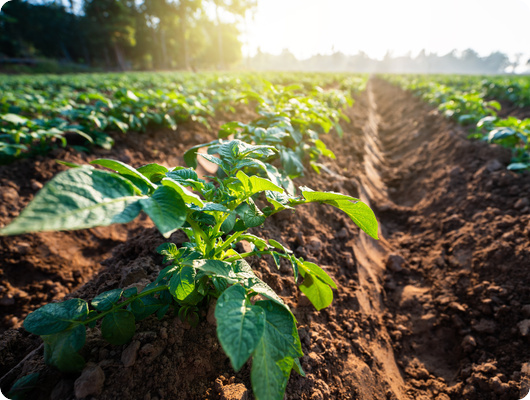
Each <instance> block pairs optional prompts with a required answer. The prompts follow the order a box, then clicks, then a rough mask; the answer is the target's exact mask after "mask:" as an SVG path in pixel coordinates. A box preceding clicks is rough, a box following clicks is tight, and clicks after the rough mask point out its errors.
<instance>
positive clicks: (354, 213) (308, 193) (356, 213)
mask: <svg viewBox="0 0 530 400" xmlns="http://www.w3.org/2000/svg"><path fill="white" fill-rule="evenodd" d="M300 191H301V192H302V195H303V196H304V198H305V201H302V202H300V201H298V200H292V201H291V204H301V203H311V202H319V203H324V204H329V205H332V206H334V207H337V208H338V209H340V210H341V211H344V212H345V213H346V214H347V215H348V216H349V217H350V218H351V220H352V221H353V222H354V223H355V224H356V225H357V226H358V227H359V228H361V229H362V230H363V231H364V232H366V233H367V234H368V235H370V236H371V237H373V238H374V239H379V238H378V236H377V230H378V224H377V219H376V218H375V214H374V212H373V211H372V210H371V209H370V207H368V206H367V205H366V204H365V203H363V202H362V201H360V200H359V199H356V198H355V197H351V196H347V195H344V194H340V193H334V192H315V191H313V190H311V189H309V188H306V187H301V188H300Z"/></svg>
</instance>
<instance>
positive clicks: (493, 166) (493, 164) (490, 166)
mask: <svg viewBox="0 0 530 400" xmlns="http://www.w3.org/2000/svg"><path fill="white" fill-rule="evenodd" d="M501 168H502V164H501V162H500V161H499V160H496V159H493V160H491V161H489V162H488V163H487V164H486V169H487V170H488V171H489V172H494V171H498V170H500V169H501Z"/></svg>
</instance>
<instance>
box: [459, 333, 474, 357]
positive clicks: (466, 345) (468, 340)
mask: <svg viewBox="0 0 530 400" xmlns="http://www.w3.org/2000/svg"><path fill="white" fill-rule="evenodd" d="M475 347H477V341H476V340H475V338H474V337H473V336H471V335H467V336H466V337H465V338H464V340H462V349H463V350H464V351H465V352H466V353H471V352H472V351H473V350H475Z"/></svg>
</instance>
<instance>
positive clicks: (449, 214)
mask: <svg viewBox="0 0 530 400" xmlns="http://www.w3.org/2000/svg"><path fill="white" fill-rule="evenodd" d="M349 114H350V117H351V119H352V123H351V124H349V125H348V126H347V127H346V129H345V136H344V139H343V140H340V141H339V140H338V139H336V138H335V137H333V136H331V135H329V136H327V137H325V138H324V140H326V142H327V143H328V145H329V146H330V147H331V148H332V149H333V150H334V151H335V153H336V155H337V160H335V161H333V160H331V161H327V162H326V166H327V168H326V169H325V171H323V173H322V174H321V175H310V176H308V177H306V178H304V179H301V180H300V181H299V182H298V183H299V184H300V185H308V186H310V187H313V188H315V189H320V190H333V191H340V192H342V193H348V194H351V195H354V196H357V197H360V198H361V199H362V200H364V201H366V202H368V203H369V204H370V206H371V207H372V208H373V209H374V211H375V213H376V215H377V217H378V220H379V221H380V224H381V229H380V231H381V235H380V236H381V240H380V241H378V242H377V241H374V240H372V239H370V238H368V237H367V236H366V235H365V234H364V233H361V232H359V229H357V228H356V227H355V226H354V224H353V223H352V222H351V221H350V220H349V219H348V218H347V217H346V216H345V215H343V214H341V213H340V212H339V211H336V210H334V209H332V208H330V207H325V206H321V205H310V206H305V207H301V208H298V209H297V212H296V214H291V213H289V212H284V213H282V214H279V215H276V216H274V217H273V218H271V219H269V220H268V221H267V223H266V225H265V227H264V229H261V230H260V231H256V232H255V233H256V234H259V235H261V236H264V237H267V238H275V239H277V240H279V241H281V242H282V243H284V244H286V245H288V246H290V247H291V248H292V249H293V250H294V251H295V253H296V254H297V255H298V256H303V257H304V258H305V259H308V260H312V261H315V262H318V263H319V264H320V265H322V266H323V267H324V268H325V269H326V270H327V271H328V272H329V273H330V275H331V276H333V277H334V279H335V280H336V282H337V283H338V286H339V289H338V290H337V291H335V300H334V302H333V304H332V305H331V306H330V307H329V308H327V309H325V310H322V311H320V312H317V311H315V310H314V309H313V308H312V306H311V305H310V304H309V302H308V301H307V299H306V298H305V297H304V296H303V295H301V294H300V292H299V290H298V289H297V288H296V285H295V283H294V281H293V278H292V273H291V271H290V268H289V267H287V266H286V265H285V266H284V265H282V267H281V268H280V270H279V271H278V270H277V269H276V267H275V266H274V264H273V263H272V261H271V260H268V259H266V258H263V259H253V260H250V261H251V265H253V267H254V268H255V269H256V270H257V271H258V274H260V275H261V277H262V278H263V279H264V280H265V281H267V282H268V283H269V284H270V285H271V286H272V287H273V289H275V290H276V291H277V292H278V293H279V294H280V295H281V296H282V297H283V298H284V299H285V301H286V303H287V304H288V305H289V306H290V307H291V308H292V310H293V312H294V314H295V316H296V318H297V320H298V322H299V333H300V337H301V340H302V347H303V350H304V353H305V354H306V355H305V356H304V357H303V358H302V360H301V361H302V366H303V367H304V369H305V371H306V373H307V377H305V378H302V377H300V376H298V375H296V374H295V373H293V374H292V376H291V379H290V381H289V385H288V387H287V393H286V398H287V399H293V400H294V399H312V400H316V399H399V400H402V399H436V400H446V399H455V400H456V399H520V398H522V397H523V395H524V394H526V392H527V391H528V387H529V385H528V377H527V374H528V373H529V372H530V364H528V362H529V361H530V347H529V345H528V344H529V340H530V293H529V291H528V290H527V285H528V282H530V276H529V274H530V272H529V270H530V269H529V267H530V262H529V261H528V260H529V259H530V257H529V256H530V254H529V253H530V246H529V240H530V214H529V211H530V179H529V178H530V175H529V174H520V175H517V174H515V173H512V172H509V171H507V170H506V169H505V166H506V165H507V163H508V162H509V158H510V155H509V152H508V151H506V150H504V149H501V148H497V147H491V146H487V145H485V144H484V143H478V142H470V141H467V140H466V139H465V137H466V136H467V133H466V132H465V131H464V130H463V129H462V128H459V127H457V126H456V125H454V124H453V123H451V122H449V121H447V120H445V119H444V118H442V117H441V116H440V115H438V113H437V112H436V111H434V110H433V109H432V108H430V107H428V106H426V105H424V104H422V103H420V102H419V100H417V99H415V98H413V97H412V96H411V95H409V94H408V93H405V92H403V91H402V90H400V89H398V88H395V87H393V86H391V85H389V84H387V83H385V82H382V81H377V80H374V81H371V83H370V85H369V88H368V90H367V91H366V92H365V93H363V94H362V95H361V96H360V98H359V99H358V100H357V102H356V103H355V105H354V107H353V108H352V109H351V110H349ZM190 135H191V134H190ZM190 137H191V136H190ZM143 138H144V137H142V138H141V139H142V141H140V142H139V144H136V145H133V143H126V144H125V145H124V147H123V152H125V151H127V150H125V149H126V148H128V149H129V150H128V151H131V152H132V151H135V150H131V147H132V146H136V147H133V148H134V149H137V148H138V149H148V148H150V146H149V145H148V144H146V142H143V140H144V139H143ZM138 139H140V137H138ZM199 139H202V138H199ZM205 139H207V138H205ZM131 140H132V139H131ZM198 141H199V142H203V141H206V140H198ZM154 142H156V141H155V140H153V143H154ZM192 142H193V140H192V139H189V140H182V142H181V144H182V146H181V147H179V148H177V150H176V152H175V153H176V154H178V155H181V154H182V150H183V149H184V148H187V147H189V145H191V144H192ZM168 147H169V146H167V147H164V146H162V147H160V152H161V153H163V152H166V151H167V148H168ZM139 152H140V153H142V152H141V151H139ZM68 154H69V157H72V158H73V159H75V158H76V157H78V156H74V155H73V154H70V153H68ZM117 154H118V155H114V154H113V157H119V154H120V153H119V152H118V153H117ZM142 154H145V153H142ZM98 156H100V155H98ZM153 156H154V158H153V159H156V157H157V155H156V154H154V155H153ZM134 157H136V156H134ZM159 157H161V156H159ZM125 161H127V160H125ZM164 161H167V164H169V165H176V164H177V163H180V164H181V163H182V160H181V159H180V158H178V157H177V156H175V158H174V160H164ZM146 162H151V159H148V157H147V156H144V158H142V159H139V160H136V159H133V165H136V163H138V164H142V163H146ZM24 163H27V165H28V171H33V170H34V169H35V167H31V165H33V164H32V163H31V162H29V161H27V162H26V161H25V162H24ZM41 163H42V164H43V165H45V166H48V167H44V168H43V170H44V171H46V172H42V171H41V172H34V173H31V172H20V173H19V174H20V175H21V177H20V178H18V179H19V180H18V181H16V180H14V182H20V184H17V185H19V186H20V189H19V190H18V191H17V188H16V187H13V186H12V185H7V184H2V185H3V187H6V186H9V187H13V189H14V191H11V192H12V193H16V194H17V196H18V197H19V198H20V199H21V200H20V205H19V206H17V209H13V210H9V209H6V211H4V213H5V215H4V214H2V216H1V217H2V218H3V219H2V220H1V221H2V222H7V221H9V220H10V219H11V218H12V217H13V216H14V214H16V213H18V210H19V209H20V208H22V206H23V205H24V204H25V203H26V202H27V200H28V199H29V198H30V197H31V196H32V193H33V192H32V191H31V190H32V188H31V187H26V186H28V185H27V184H25V183H24V184H22V183H23V182H26V179H24V175H23V173H27V174H28V175H29V176H30V178H29V179H27V181H28V182H29V181H30V180H31V178H33V177H35V178H34V179H36V180H37V181H38V182H42V181H45V180H47V179H49V177H51V175H52V174H53V173H54V170H52V167H51V166H52V165H53V163H52V162H51V161H50V160H48V159H43V160H41ZM32 168H33V169H32ZM54 168H56V167H54ZM21 171H24V169H22V170H21ZM48 174H49V175H48ZM43 175H44V178H42V179H39V177H41V176H43ZM8 176H9V171H8V170H0V177H5V178H2V179H7V177H8ZM10 179H11V178H10ZM2 182H4V181H2ZM17 204H18V203H17ZM132 224H136V225H133V226H130V227H123V228H117V227H111V228H105V229H108V230H112V229H123V231H122V232H123V236H120V237H119V238H116V239H112V234H111V233H110V232H111V231H105V232H106V235H107V236H105V238H107V239H105V240H101V239H99V240H100V241H99V242H98V241H95V242H94V243H92V245H91V247H90V249H91V250H89V251H85V253H84V254H85V257H86V260H89V261H87V263H90V262H91V264H90V265H94V267H93V268H92V271H93V270H97V269H99V267H98V266H97V265H98V262H99V261H100V260H102V259H103V258H105V257H108V256H110V249H111V248H112V247H113V246H114V245H115V244H116V243H120V242H121V244H119V245H118V246H117V247H116V248H115V249H114V251H113V252H112V256H111V257H110V258H107V259H106V260H105V261H104V262H103V265H104V267H103V268H101V270H100V271H99V273H98V274H97V275H96V276H95V277H93V278H90V279H88V278H83V277H86V275H84V274H87V273H89V271H90V269H89V268H87V269H86V270H85V269H83V268H84V267H83V265H84V264H78V265H74V269H73V270H74V271H76V270H77V271H80V272H79V276H80V278H79V280H78V281H73V282H71V283H72V284H71V287H68V282H67V283H66V284H62V283H61V285H62V286H63V287H65V289H64V291H63V293H64V292H67V291H69V289H70V288H74V287H76V286H78V285H80V284H81V283H83V282H85V281H86V283H85V284H84V285H83V286H82V287H80V288H79V289H77V290H76V291H75V293H74V294H72V295H71V294H68V295H67V296H68V297H70V296H73V295H75V296H78V297H82V298H85V299H87V300H88V299H91V298H92V297H94V296H95V295H96V294H98V293H100V292H102V291H105V290H109V289H112V288H115V287H119V286H121V287H124V286H127V285H131V284H135V285H140V286H141V285H145V284H146V283H147V282H149V281H150V280H152V279H154V278H155V277H156V275H157V273H158V271H159V270H160V265H161V261H162V260H161V259H160V257H159V256H158V255H156V254H155V251H154V249H155V248H156V247H157V246H158V245H159V244H161V243H163V242H164V239H163V238H162V237H161V236H160V235H159V234H158V233H157V232H156V231H155V230H154V228H152V227H149V226H148V222H147V221H139V222H133V223H132ZM93 231H94V230H89V231H85V232H81V233H76V234H72V233H69V234H68V235H67V236H63V237H57V238H55V239H53V238H52V236H44V235H43V236H41V235H26V236H24V237H20V238H9V239H1V240H4V241H6V242H5V243H4V242H2V244H3V246H2V250H1V251H10V252H12V253H13V254H15V255H17V257H18V259H19V260H20V259H23V258H24V257H29V255H32V257H33V258H29V260H30V261H24V262H25V263H26V264H22V265H27V264H32V263H33V264H32V265H34V266H33V268H34V270H35V271H37V268H39V267H40V264H42V265H44V266H46V265H48V264H47V261H45V260H47V259H48V258H47V256H45V255H43V254H44V253H38V252H36V251H35V250H34V247H37V248H38V245H41V244H42V243H45V244H46V245H47V246H50V243H51V244H55V245H57V246H58V244H57V243H62V242H63V241H65V240H66V239H65V238H66V237H68V238H69V239H71V240H72V241H73V242H75V243H76V246H78V248H80V250H79V251H77V252H72V255H71V256H69V257H71V258H64V260H65V261H63V266H67V265H68V263H71V264H73V262H72V261H68V260H72V259H75V257H76V255H78V254H80V253H83V250H82V249H83V248H82V246H83V245H84V244H83V243H84V241H86V240H88V239H87V238H90V237H97V236H96V235H95V234H94V233H93ZM47 235H50V234H47ZM57 235H58V234H57ZM76 235H85V236H76ZM109 236H110V237H111V239H108V237H109ZM42 237H47V238H48V242H44V239H42ZM126 237H128V240H127V241H125V242H124V241H123V240H124V239H125V238H126ZM183 239H184V237H183V235H182V234H180V233H176V234H174V235H173V236H172V238H171V239H170V240H172V241H174V242H176V243H178V242H181V241H182V240H183ZM17 240H18V241H23V240H25V241H29V242H30V246H29V250H28V253H27V255H26V254H22V255H21V254H20V251H24V250H20V249H19V250H15V249H18V247H16V246H20V243H19V242H18V241H17ZM94 240H96V239H94ZM59 241H60V242H59ZM105 241H107V242H105ZM34 243H37V245H34ZM105 243H107V247H106V250H105V251H101V249H102V248H103V244H105ZM22 247H24V246H22ZM95 249H98V250H97V251H98V253H96V250H95ZM34 251H35V252H34ZM58 253H59V254H60V255H61V256H62V257H63V254H64V253H65V250H64V249H63V250H62V251H58ZM91 253H92V254H91ZM94 253H95V254H96V257H99V258H97V259H96V258H94V257H93V255H94ZM50 254H53V253H51V251H50ZM77 257H78V256H77ZM11 258H12V259H14V260H17V259H16V258H15V256H11ZM5 260H6V258H4V261H2V268H4V265H8V266H10V265H11V266H12V265H13V264H15V261H13V262H11V261H10V262H6V261H5ZM24 260H27V258H24ZM90 260H91V261H90ZM18 262H19V263H20V261H18ZM51 264H53V263H52V262H50V265H51ZM35 265H38V266H35ZM47 268H48V269H47V270H50V271H52V270H51V267H47ZM14 270H15V268H13V267H11V269H9V268H4V276H3V277H2V279H5V280H6V281H7V282H9V284H10V285H12V288H11V287H10V288H8V290H9V291H8V293H16V290H15V288H17V290H24V291H25V292H27V293H28V296H31V297H30V298H31V299H32V300H31V301H28V302H27V303H25V304H28V305H26V306H25V307H26V308H21V309H17V308H15V309H14V310H18V311H16V312H18V313H19V314H16V313H15V312H13V311H11V310H12V309H10V308H8V307H16V305H7V306H6V305H4V306H1V307H2V309H3V310H5V311H3V312H4V313H5V314H4V315H6V317H5V318H6V321H10V318H13V314H15V317H17V318H20V317H21V316H23V315H24V313H27V311H28V310H30V309H32V308H33V307H35V306H37V305H39V304H41V303H43V302H47V301H49V300H51V299H54V298H58V297H60V295H57V296H56V297H53V296H52V297H49V293H50V292H51V290H50V289H47V286H41V287H34V288H32V290H33V291H32V290H26V289H25V288H26V287H28V288H29V287H30V286H23V285H22V284H18V286H16V285H15V284H13V283H12V282H18V281H20V282H24V281H23V278H24V276H27V275H29V274H25V273H20V276H19V275H17V274H14V273H13V271H14ZM45 270H46V269H45ZM65 270H66V269H65V268H64V267H63V268H62V269H58V270H57V271H61V272H60V273H59V272H57V271H55V272H52V276H51V277H50V278H46V279H49V280H50V282H51V285H56V283H55V281H54V279H59V282H61V279H63V278H61V277H62V275H61V274H65V275H66V274H67V273H66V272H65ZM6 271H7V272H6ZM40 273H42V272H40ZM53 274H55V275H53ZM70 274H71V275H72V276H75V275H74V272H70ZM32 275H33V274H32ZM35 275H36V276H37V274H36V273H35ZM17 279H18V281H17ZM26 279H28V278H26ZM28 281H29V279H28ZM35 281H38V279H37V278H36V279H35ZM39 282H40V281H39ZM25 284H26V285H31V283H25ZM39 284H40V283H39ZM56 286H57V285H56ZM18 288H20V289H18ZM39 293H46V296H45V297H44V298H42V299H38V298H37V297H36V296H37V295H38V294H39ZM7 297H9V296H7ZM19 297H20V296H19ZM19 297H17V296H15V295H14V296H12V298H14V299H15V300H16V301H18V298H19ZM5 298H6V297H4V299H5ZM22 298H24V297H22ZM2 301H3V300H2ZM16 301H15V304H16ZM10 302H11V300H8V301H7V303H10ZM210 309H213V305H211V306H210ZM210 311H211V310H210ZM208 313H209V310H207V309H205V310H204V312H203V315H202V317H203V318H201V322H200V323H199V326H198V327H196V328H192V327H190V326H188V325H187V324H184V323H182V322H180V321H179V320H178V319H177V318H174V317H171V316H167V317H165V318H164V319H163V321H162V322H159V321H157V320H156V318H149V319H147V320H144V321H142V322H140V323H139V324H138V330H137V334H136V335H135V337H134V338H133V341H132V343H131V344H128V345H125V346H121V347H116V346H111V345H109V344H107V343H105V342H104V341H103V340H102V339H101V336H100V333H99V331H98V329H97V328H95V329H92V330H90V331H89V334H88V339H87V345H86V347H85V348H84V349H83V351H82V353H83V355H84V357H85V359H87V361H88V362H89V365H88V367H87V370H86V371H85V373H84V377H87V376H91V377H92V378H94V377H99V379H93V380H92V381H89V383H88V386H89V387H90V389H91V390H92V392H93V393H94V395H93V396H92V398H97V399H116V398H120V399H146V400H147V399H242V398H244V393H245V392H248V393H249V394H251V393H250V392H251V385H250V377H249V375H250V373H249V372H250V364H248V365H247V366H245V367H244V368H243V369H242V370H241V371H240V372H238V373H234V372H233V370H232V369H231V367H230V363H229V360H228V359H227V357H226V356H225V355H224V353H223V352H222V350H221V348H220V346H219V344H218V342H217V339H216V334H215V325H214V321H212V318H208ZM15 323H18V321H15ZM39 344H40V341H39V339H38V338H35V337H34V336H32V335H28V334H27V333H25V332H24V330H23V329H18V330H8V331H6V332H5V333H4V334H3V336H2V338H1V339H0V351H1V354H2V357H1V359H0V375H2V376H4V374H6V373H7V374H8V375H7V376H5V377H4V378H2V381H1V387H2V389H3V390H5V389H6V388H9V387H10V385H11V384H12V383H13V382H14V381H15V380H16V379H17V378H19V377H22V376H24V375H27V374H28V373H31V372H37V371H39V372H40V373H41V375H40V378H39V384H40V387H39V389H38V391H36V392H35V393H32V394H31V396H32V398H42V399H45V398H52V399H73V398H75V394H74V382H76V379H77V386H78V387H80V383H85V384H86V383H87V380H86V379H84V378H79V374H74V375H65V374H61V373H59V372H57V371H56V370H54V369H52V368H48V367H46V366H45V365H44V364H43V361H42V349H41V348H39V347H38V346H39ZM31 351H34V353H32V354H31V355H30V356H29V357H27V359H26V361H25V362H23V363H19V362H20V360H22V359H23V358H24V357H25V356H26V355H27V354H28V353H30V352H31ZM18 363H19V364H18ZM17 364H18V365H17ZM102 377H104V382H102V379H101V378H102ZM90 385H91V386H90ZM79 393H80V392H78V394H79ZM90 397H91V396H89V398H90Z"/></svg>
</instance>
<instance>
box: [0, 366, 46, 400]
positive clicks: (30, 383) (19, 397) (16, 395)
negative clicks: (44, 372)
mask: <svg viewBox="0 0 530 400" xmlns="http://www.w3.org/2000/svg"><path fill="white" fill-rule="evenodd" d="M39 375H40V374H39V373H38V372H35V373H33V374H29V375H26V376H24V377H22V378H20V379H19V380H17V381H16V382H15V384H14V385H13V386H12V387H11V389H10V390H9V392H8V394H7V396H8V398H9V399H11V400H23V399H25V398H26V395H27V393H28V392H30V391H31V390H33V389H35V388H36V387H37V381H38V380H39Z"/></svg>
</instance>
